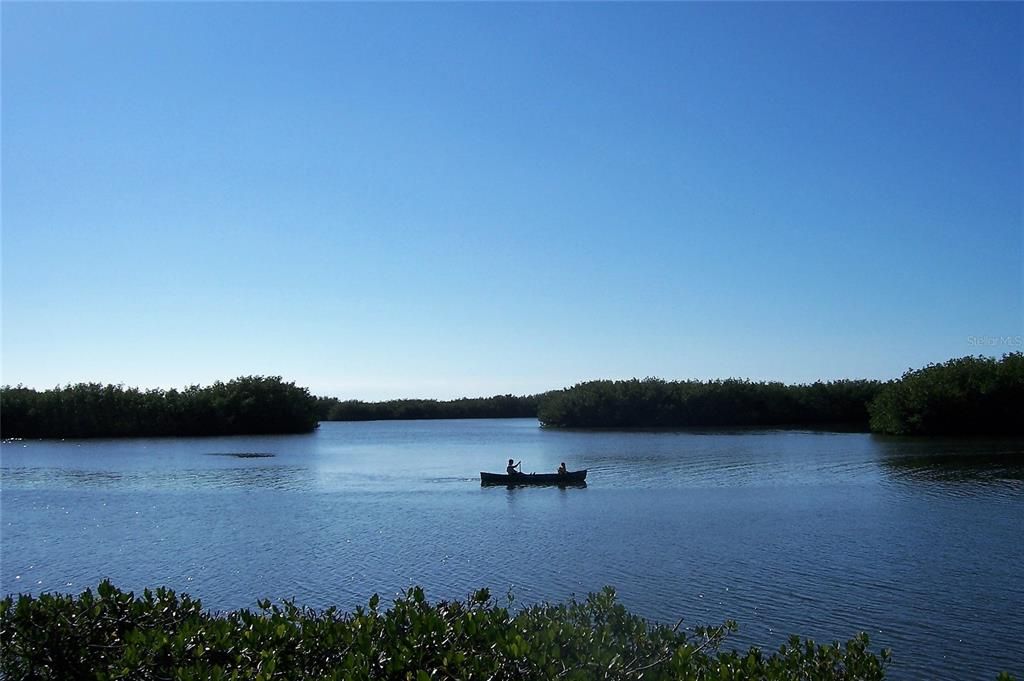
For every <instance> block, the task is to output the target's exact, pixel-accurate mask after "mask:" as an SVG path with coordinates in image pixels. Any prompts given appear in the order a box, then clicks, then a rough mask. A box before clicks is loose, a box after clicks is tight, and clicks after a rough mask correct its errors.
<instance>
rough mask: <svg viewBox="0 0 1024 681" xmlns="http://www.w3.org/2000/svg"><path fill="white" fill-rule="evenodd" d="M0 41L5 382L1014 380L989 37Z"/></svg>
mask: <svg viewBox="0 0 1024 681" xmlns="http://www.w3.org/2000/svg"><path fill="white" fill-rule="evenodd" d="M2 31H3V35H2V37H3V45H2V58H3V64H2V69H3V73H2V75H3V84H2V97H3V99H2V161H3V163H2V188H3V196H2V200H3V204H2V218H3V234H2V239H3V240H2V249H3V250H2V265H3V272H2V282H3V298H2V303H3V339H2V340H3V347H2V350H3V352H2V380H3V382H4V383H7V384H17V383H24V384H26V385H30V386H34V387H39V388H45V387H51V386H53V385H56V384H63V383H67V382H78V381H100V382H104V383H106V382H112V383H124V384H126V385H136V386H141V387H181V386H184V385H189V384H193V383H201V384H206V383H209V382H212V381H214V380H218V379H223V380H227V379H230V378H233V377H235V376H239V375H244V374H269V375H282V376H284V377H285V378H286V379H288V380H294V381H296V382H298V383H299V384H301V385H306V386H309V387H310V388H311V389H312V390H313V392H315V393H318V394H325V395H336V396H339V397H355V398H362V399H385V398H392V397H438V398H451V397H459V396H463V395H470V396H474V395H491V394H496V393H507V392H512V393H517V394H522V393H532V392H538V391H543V390H547V389H551V388H557V387H562V386H565V385H571V384H573V383H575V382H577V381H580V380H586V379H591V378H628V377H632V376H641V377H642V376H648V375H654V376H661V377H664V378H668V379H676V378H716V377H729V376H735V377H747V378H752V379H779V380H784V381H788V382H803V381H812V380H815V379H818V378H823V379H830V378H842V377H872V378H891V377H895V376H898V375H899V374H900V373H902V372H903V371H904V370H905V369H907V368H910V367H917V366H921V365H923V364H926V363H928V362H934V361H944V360H946V359H949V358H951V357H957V356H962V355H968V354H979V353H983V354H992V355H1000V354H1002V353H1004V352H1008V351H1013V350H1019V349H1021V347H1020V345H1019V343H1020V339H1019V337H1020V335H1021V334H1024V302H1022V292H1024V264H1022V263H1024V247H1022V240H1024V211H1022V198H1021V196H1022V186H1024V141H1022V134H1024V133H1022V130H1024V95H1022V92H1024V52H1022V50H1024V48H1022V45H1024V5H1021V4H1019V3H1007V4H974V3H965V4H956V3H941V4H926V3H911V4H860V3H843V4H827V3H796V4H773V3H766V4H738V3H737V4H732V3H726V4H687V3H680V4H610V3H608V4H606V3H601V4H568V3H567V4H234V3H228V4H184V3H142V4H50V3H24V4H19V3H4V4H3V6H2ZM1014 337H1016V339H1015V338H1014ZM1015 343H1016V344H1015Z"/></svg>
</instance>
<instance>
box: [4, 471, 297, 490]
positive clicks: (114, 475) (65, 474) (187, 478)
mask: <svg viewBox="0 0 1024 681" xmlns="http://www.w3.org/2000/svg"><path fill="white" fill-rule="evenodd" d="M4 477H5V478H6V479H7V481H8V482H9V483H11V484H15V485H17V486H20V487H45V486H54V484H55V483H56V486H57V487H60V488H70V489H74V488H117V489H152V490H177V489H190V490H193V489H197V488H199V489H279V490H301V489H306V488H308V487H310V485H311V484H312V478H311V473H310V471H309V469H307V468H304V467H301V466H260V467H255V466H253V467H233V468H201V469H188V468H183V469H180V470H173V471H126V472H118V471H89V470H69V469H64V468H24V469H11V470H10V471H4Z"/></svg>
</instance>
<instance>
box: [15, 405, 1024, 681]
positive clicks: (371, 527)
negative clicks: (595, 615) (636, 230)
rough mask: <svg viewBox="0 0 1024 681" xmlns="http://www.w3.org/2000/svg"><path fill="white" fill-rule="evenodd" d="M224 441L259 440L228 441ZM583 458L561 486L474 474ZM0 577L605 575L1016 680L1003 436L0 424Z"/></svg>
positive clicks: (667, 611) (205, 588)
mask: <svg viewBox="0 0 1024 681" xmlns="http://www.w3.org/2000/svg"><path fill="white" fill-rule="evenodd" d="M236 454H266V455H272V456H261V457H246V458H240V457H238V456H234V455H236ZM508 457H514V458H515V459H516V460H519V459H522V460H523V469H524V470H525V471H531V470H536V471H545V472H546V471H554V470H555V468H556V467H557V466H558V463H559V462H560V461H565V462H566V463H567V464H568V466H569V468H570V469H576V468H588V469H589V470H590V474H589V476H588V481H589V483H590V485H589V487H587V488H585V489H565V490H560V489H557V488H535V489H529V488H522V489H506V488H504V487H497V488H481V487H480V484H479V477H478V472H479V471H481V470H492V471H501V470H503V468H504V462H505V460H506V459H507V458H508ZM0 464H2V466H0V468H2V479H0V483H2V484H0V490H2V495H0V514H2V515H0V530H2V535H0V539H2V541H0V548H2V553H0V561H2V567H0V587H2V591H3V593H5V594H7V593H14V592H32V593H38V592H40V591H63V592H75V593H77V592H79V591H81V590H83V589H84V588H85V587H88V586H95V585H96V583H97V582H98V581H99V580H100V579H102V578H104V577H109V578H110V579H112V580H113V581H114V583H115V584H117V585H118V586H121V587H123V588H127V589H133V590H140V589H142V588H144V587H147V586H150V587H152V586H160V585H165V586H170V587H172V588H175V589H178V590H184V591H187V592H189V593H191V594H192V595H194V596H197V597H200V598H202V599H203V602H204V603H205V604H206V605H207V606H208V607H211V608H214V609H233V608H239V607H254V606H255V602H256V599H257V598H260V597H264V596H265V597H269V598H272V599H283V598H295V599H297V600H298V601H299V602H300V603H302V604H305V605H311V606H317V607H322V606H327V605H332V604H333V605H340V606H343V607H346V608H350V607H353V606H355V605H358V604H364V603H365V602H366V600H367V599H368V598H369V597H370V595H372V594H373V593H375V592H379V593H381V594H382V595H385V596H390V595H394V594H395V593H397V592H398V591H400V590H402V589H404V588H405V587H407V586H410V585H413V584H419V585H422V586H424V587H425V588H426V590H427V594H428V596H429V597H430V598H432V599H440V598H459V597H464V596H465V595H467V594H468V593H469V592H471V591H472V590H474V589H475V588H478V587H482V586H487V587H490V588H491V589H492V591H493V592H495V593H497V594H505V593H506V592H508V591H509V590H511V591H512V593H513V594H514V597H515V599H516V602H518V603H532V602H536V601H540V600H563V599H565V598H567V597H569V596H570V595H573V594H576V595H583V594H585V593H587V592H589V591H594V590H597V589H600V588H601V587H602V586H604V585H606V584H608V585H613V586H615V587H616V589H617V590H618V593H619V596H620V598H621V600H622V601H623V602H624V603H625V604H626V605H627V606H628V607H630V608H631V609H633V610H634V611H636V612H639V613H640V614H642V615H644V616H645V617H648V618H651V619H654V620H659V621H665V622H671V623H673V624H674V623H675V622H676V621H677V620H678V619H679V618H680V617H682V618H683V619H684V626H693V625H696V624H703V623H707V624H714V623H720V622H721V621H723V620H725V619H729V618H731V619H735V620H737V621H738V622H739V624H740V631H739V633H738V634H737V635H736V636H735V637H734V638H733V639H732V641H733V644H734V645H736V646H740V647H745V646H747V645H751V644H757V645H762V646H766V647H775V646H777V645H778V644H780V643H781V642H783V641H784V640H785V637H786V636H787V635H788V634H790V633H796V634H800V635H803V636H810V637H813V638H815V639H817V640H825V641H831V640H833V639H840V640H846V639H847V638H849V637H850V636H851V635H853V634H854V633H855V632H857V631H860V630H864V631H867V632H869V633H870V634H871V637H872V641H873V644H874V645H877V646H888V647H892V648H893V649H894V651H895V664H894V665H893V667H892V668H891V677H892V678H896V679H917V678H944V679H974V678H978V679H991V678H994V676H995V674H996V672H997V671H998V670H1000V669H1007V670H1010V671H1011V672H1014V673H1015V674H1017V675H1018V676H1021V675H1024V639H1022V636H1021V632H1022V631H1024V569H1022V565H1024V543H1022V540H1021V536H1022V534H1024V532H1022V530H1024V442H1021V441H1007V440H1002V441H985V442H978V441H966V442H965V441H955V440H953V441H950V440H927V441H912V442H907V441H900V440H887V439H883V438H877V437H872V436H869V435H864V434H848V433H817V432H804V431H734V432H730V431H707V432H688V433H666V432H652V433H616V432H607V433H587V432H561V431H546V430H541V429H540V428H538V426H537V422H536V421H533V420H500V421H498V420H496V421H419V422H390V423H389V422H382V423H325V424H323V425H322V426H321V427H320V429H319V430H318V431H317V432H316V433H314V434H311V435H303V436H278V437H232V438H194V439H138V440H102V441H95V440H93V441H66V442H39V441H25V442H20V441H19V442H7V443H4V444H3V448H2V453H0Z"/></svg>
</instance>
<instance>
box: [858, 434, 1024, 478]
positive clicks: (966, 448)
mask: <svg viewBox="0 0 1024 681" xmlns="http://www.w3.org/2000/svg"><path fill="white" fill-rule="evenodd" d="M876 442H877V443H878V445H879V447H880V448H881V450H882V454H883V457H882V459H881V463H882V469H883V471H885V472H886V473H887V474H889V475H891V476H892V477H893V478H894V479H896V480H901V481H909V482H920V483H927V482H932V483H970V482H975V483H983V484H984V483H988V484H1007V483H1009V484H1012V485H1013V486H1014V487H1019V486H1020V483H1022V482H1024V440H1021V439H1019V438H1018V439H983V440H978V439H969V440H965V439H957V438H941V439H940V438H927V439H924V440H917V439H914V440H909V439H902V438H900V439H897V438H882V437H878V438H876Z"/></svg>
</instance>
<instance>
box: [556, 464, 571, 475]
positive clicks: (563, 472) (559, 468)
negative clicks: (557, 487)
mask: <svg viewBox="0 0 1024 681" xmlns="http://www.w3.org/2000/svg"><path fill="white" fill-rule="evenodd" d="M568 472H569V471H567V470H566V469H565V462H564V461H563V462H562V465H561V466H559V467H558V474H559V475H565V474H566V473H568Z"/></svg>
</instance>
